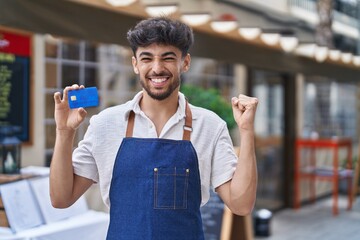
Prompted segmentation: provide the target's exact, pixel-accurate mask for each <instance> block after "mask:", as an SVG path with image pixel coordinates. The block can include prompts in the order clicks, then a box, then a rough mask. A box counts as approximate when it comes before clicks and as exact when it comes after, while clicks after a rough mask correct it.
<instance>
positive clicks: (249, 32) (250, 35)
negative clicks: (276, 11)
mask: <svg viewBox="0 0 360 240" xmlns="http://www.w3.org/2000/svg"><path fill="white" fill-rule="evenodd" d="M238 31H239V34H240V36H242V37H243V38H245V39H247V40H254V39H256V38H257V37H259V36H260V34H261V29H260V28H256V27H241V28H239V30H238Z"/></svg>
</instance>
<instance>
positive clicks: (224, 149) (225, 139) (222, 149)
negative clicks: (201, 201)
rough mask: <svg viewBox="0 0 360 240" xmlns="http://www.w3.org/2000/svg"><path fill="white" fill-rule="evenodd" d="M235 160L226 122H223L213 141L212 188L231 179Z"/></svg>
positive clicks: (236, 158)
mask: <svg viewBox="0 0 360 240" xmlns="http://www.w3.org/2000/svg"><path fill="white" fill-rule="evenodd" d="M237 160H238V157H237V156H236V154H235V152H234V146H233V143H232V140H231V138H230V134H229V131H228V129H227V127H226V124H224V125H223V126H222V128H221V130H220V133H219V136H218V138H217V140H216V142H215V149H214V156H213V162H212V165H213V166H212V170H211V187H212V188H213V190H215V188H217V187H219V186H220V185H222V184H224V183H226V182H227V181H229V180H230V179H232V177H233V174H234V172H235V168H236V164H237Z"/></svg>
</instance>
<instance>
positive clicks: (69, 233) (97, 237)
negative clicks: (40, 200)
mask: <svg viewBox="0 0 360 240" xmlns="http://www.w3.org/2000/svg"><path fill="white" fill-rule="evenodd" d="M108 225H109V214H108V213H105V212H98V211H93V210H89V211H87V212H85V213H83V214H80V215H77V216H74V217H71V218H68V219H65V220H61V221H58V222H54V223H50V224H46V225H42V226H39V227H35V228H31V229H28V230H24V231H20V232H18V233H16V234H12V233H11V232H10V230H8V231H6V230H5V229H4V228H3V229H2V230H0V239H1V240H49V239H51V240H64V239H66V240H79V239H86V240H102V239H105V238H106V233H107V229H108Z"/></svg>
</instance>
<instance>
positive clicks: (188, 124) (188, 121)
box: [126, 101, 192, 141]
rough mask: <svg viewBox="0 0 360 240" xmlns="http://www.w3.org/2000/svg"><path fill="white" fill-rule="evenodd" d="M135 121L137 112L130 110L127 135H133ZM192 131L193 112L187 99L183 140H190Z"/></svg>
mask: <svg viewBox="0 0 360 240" xmlns="http://www.w3.org/2000/svg"><path fill="white" fill-rule="evenodd" d="M134 122H135V113H134V111H130V113H129V119H128V125H127V128H126V137H132V135H133V130H134ZM191 132H192V114H191V110H190V106H189V103H188V102H187V101H186V106H185V125H184V132H183V140H188V141H190V135H191Z"/></svg>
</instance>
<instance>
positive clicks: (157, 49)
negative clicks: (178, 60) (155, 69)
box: [136, 43, 181, 57]
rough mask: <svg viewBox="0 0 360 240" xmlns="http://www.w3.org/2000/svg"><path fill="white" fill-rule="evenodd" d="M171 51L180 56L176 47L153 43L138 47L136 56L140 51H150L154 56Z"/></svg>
mask: <svg viewBox="0 0 360 240" xmlns="http://www.w3.org/2000/svg"><path fill="white" fill-rule="evenodd" d="M169 52H173V53H175V55H176V56H178V57H180V56H181V51H180V49H178V48H177V47H174V46H172V45H164V44H157V43H153V44H150V45H149V46H146V47H139V48H138V49H137V50H136V56H139V55H140V54H141V53H150V54H151V55H154V56H161V55H162V54H164V53H169Z"/></svg>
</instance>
